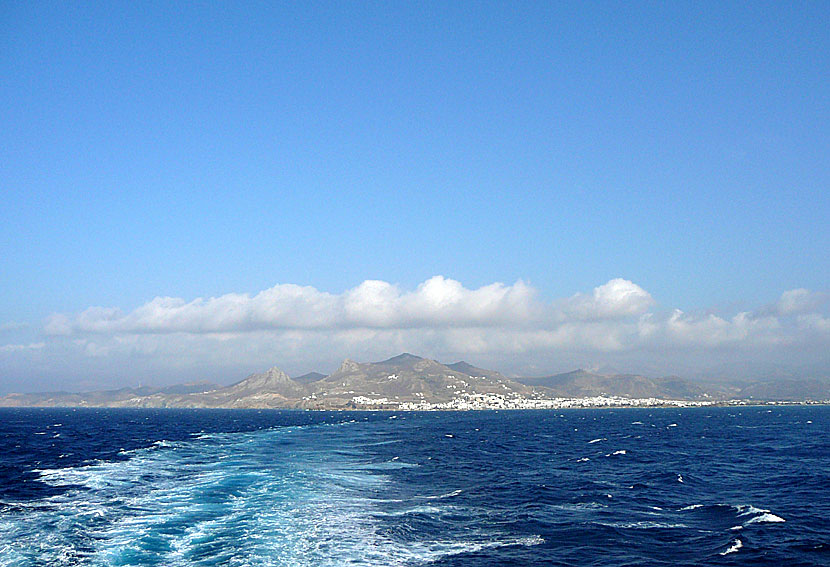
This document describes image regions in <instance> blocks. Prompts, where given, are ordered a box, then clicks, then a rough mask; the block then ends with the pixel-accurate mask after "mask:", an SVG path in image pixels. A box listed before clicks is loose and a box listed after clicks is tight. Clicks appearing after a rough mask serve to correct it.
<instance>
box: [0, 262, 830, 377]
mask: <svg viewBox="0 0 830 567" xmlns="http://www.w3.org/2000/svg"><path fill="white" fill-rule="evenodd" d="M827 300H828V297H827V294H824V293H817V292H812V291H809V290H806V289H794V290H790V291H785V292H784V293H783V294H782V295H781V296H780V297H779V298H778V299H777V300H774V301H772V302H770V303H769V304H768V305H764V306H760V307H758V308H757V309H755V310H753V311H743V312H740V313H735V314H728V315H727V314H723V313H715V312H692V313H686V312H683V311H681V310H679V309H672V308H670V307H668V306H660V305H659V304H658V303H657V301H656V300H655V299H654V298H653V297H652V296H651V294H649V293H648V292H647V291H646V290H645V289H643V288H642V287H640V286H639V285H637V284H635V283H633V282H631V281H629V280H625V279H621V278H617V279H612V280H610V281H609V282H607V283H605V284H602V285H599V286H597V287H596V288H594V289H593V290H591V291H588V292H579V293H575V294H574V295H572V296H570V297H565V298H561V299H557V300H553V301H545V300H544V299H543V298H542V297H541V294H540V293H539V292H538V291H537V290H536V289H535V288H534V287H532V286H531V285H529V284H527V283H525V282H523V281H517V282H516V283H514V284H512V285H506V284H503V283H493V284H490V285H486V286H483V287H480V288H477V289H469V288H466V287H464V286H463V285H462V284H461V283H460V282H458V281H455V280H452V279H449V278H445V277H442V276H435V277H432V278H430V279H428V280H426V281H424V282H423V283H421V284H420V285H418V286H417V287H416V288H415V289H413V290H403V289H401V288H400V287H399V286H397V285H395V284H392V283H389V282H384V281H378V280H367V281H364V282H363V283H361V284H360V285H358V286H357V287H354V288H352V289H349V290H346V291H344V292H342V293H339V294H333V293H328V292H324V291H320V290H318V289H316V288H314V287H310V286H299V285H293V284H279V285H276V286H274V287H272V288H270V289H266V290H264V291H261V292H259V293H257V294H254V295H250V294H243V293H230V294H226V295H222V296H219V297H210V298H197V299H193V300H190V301H188V300H185V299H182V298H175V297H156V298H155V299H152V300H151V301H148V302H147V303H145V304H143V305H140V306H139V307H137V308H135V309H133V310H131V311H124V310H122V309H119V308H115V307H90V308H88V309H86V310H84V311H82V312H80V313H75V314H66V313H62V314H53V315H51V316H50V317H48V318H47V320H46V321H45V323H44V326H43V334H44V335H46V336H45V337H43V338H44V339H45V341H41V342H36V343H32V344H29V345H22V344H9V345H5V346H0V353H2V354H3V355H4V356H6V357H7V358H8V357H15V356H16V357H25V356H29V357H42V358H43V360H47V359H49V357H50V356H51V359H49V360H51V362H50V364H67V365H68V364H76V366H78V367H83V366H84V365H87V367H89V368H93V367H95V368H98V369H99V370H101V369H104V368H105V367H106V366H107V364H111V365H113V366H115V365H116V363H119V364H124V363H129V364H130V365H132V366H133V367H135V368H143V369H144V370H143V371H144V372H146V373H150V372H153V373H156V374H175V373H177V372H183V371H186V370H188V369H189V370H190V371H191V372H192V373H193V374H198V371H201V370H204V369H206V368H213V369H216V368H224V369H226V370H227V371H228V372H230V373H234V374H233V375H236V374H237V373H239V372H242V370H241V369H242V368H243V367H245V368H251V369H255V368H260V367H262V366H266V365H269V366H270V365H274V364H277V365H282V366H285V367H287V369H288V370H289V371H290V370H291V369H292V365H293V368H296V369H297V370H303V371H305V370H311V369H313V368H314V369H321V370H326V365H331V364H335V363H336V361H337V360H339V359H342V358H344V357H346V356H349V357H355V358H362V359H364V360H372V359H380V358H383V357H386V356H389V355H393V354H396V353H398V352H401V351H413V352H417V353H419V354H423V355H425V356H431V357H435V358H438V357H446V358H456V357H457V358H464V357H468V358H469V357H472V358H474V359H475V360H477V361H481V362H482V363H483V362H490V363H491V364H493V365H494V366H497V367H498V368H501V369H506V370H508V371H509V370H510V369H511V368H513V369H516V371H518V372H521V364H518V363H517V362H516V361H517V360H519V359H521V360H522V361H534V360H535V361H537V362H538V363H539V364H540V365H545V364H547V365H548V367H547V368H540V372H541V371H550V370H560V369H568V367H569V366H572V365H576V364H579V363H580V362H581V361H585V360H614V359H623V358H625V357H628V358H629V359H632V360H633V359H636V360H639V361H640V362H641V363H642V362H648V361H653V360H658V359H659V360H663V361H664V362H665V364H664V365H663V367H664V368H665V369H666V370H673V368H672V361H675V362H676V361H678V360H681V359H682V358H683V357H686V358H687V359H690V358H692V357H697V358H699V359H701V360H710V359H714V358H717V357H720V358H721V359H728V358H731V359H735V358H736V357H738V358H740V356H744V357H759V356H767V357H768V358H769V357H771V356H778V357H779V358H781V357H783V358H787V357H793V356H796V357H798V356H812V358H813V359H814V360H818V361H819V362H820V363H826V364H827V365H830V360H827V358H828V356H827V354H826V353H827V352H830V317H828V315H827V313H826V307H827V303H828V301H827ZM701 355H704V356H701ZM73 357H74V358H73ZM73 360H74V362H71V361H73ZM56 361H63V362H56ZM44 364H46V362H44ZM90 365H91V366H90ZM96 365H97V366H96ZM246 365H248V366H246ZM551 366H553V368H551ZM200 369H201V370H200ZM101 371H102V372H103V370H101ZM120 371H122V372H123V369H121V370H120Z"/></svg>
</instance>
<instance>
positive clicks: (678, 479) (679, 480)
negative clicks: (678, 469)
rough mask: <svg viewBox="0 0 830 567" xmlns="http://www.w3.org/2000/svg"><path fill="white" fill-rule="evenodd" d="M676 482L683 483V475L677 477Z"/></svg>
mask: <svg viewBox="0 0 830 567" xmlns="http://www.w3.org/2000/svg"><path fill="white" fill-rule="evenodd" d="M677 482H683V475H682V474H678V475H677Z"/></svg>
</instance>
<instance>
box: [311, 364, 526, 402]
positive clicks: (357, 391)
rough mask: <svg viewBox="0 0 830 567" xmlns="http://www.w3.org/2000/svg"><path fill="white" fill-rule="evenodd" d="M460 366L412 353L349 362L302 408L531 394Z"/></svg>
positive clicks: (315, 387)
mask: <svg viewBox="0 0 830 567" xmlns="http://www.w3.org/2000/svg"><path fill="white" fill-rule="evenodd" d="M465 364H466V363H465ZM457 365H458V363H456V368H451V367H449V366H447V365H444V364H441V363H440V362H438V361H435V360H430V359H427V358H421V357H420V356H415V355H413V354H409V353H403V354H400V355H398V356H395V357H393V358H390V359H387V360H383V361H380V362H364V363H359V362H354V361H353V360H348V359H347V360H344V361H343V363H342V364H341V365H340V368H338V369H337V370H336V371H335V372H333V373H332V374H330V375H329V376H326V377H325V378H323V379H321V380H319V381H317V382H314V383H313V384H311V386H312V387H313V388H312V391H311V393H310V395H311V399H310V400H307V401H306V402H305V403H303V404H302V405H303V406H304V407H319V406H331V405H334V406H339V405H348V404H349V403H351V401H352V398H353V397H355V396H363V397H371V398H372V399H379V398H386V399H387V400H390V401H396V402H402V401H411V402H417V401H422V400H426V401H430V402H445V401H449V400H451V399H453V398H454V397H455V396H457V395H461V394H474V393H529V392H530V389H529V388H527V387H526V386H523V385H522V384H518V383H516V382H513V381H511V380H508V379H507V378H504V377H503V376H501V374H499V373H497V372H492V371H479V372H477V373H476V375H472V374H470V373H469V372H466V371H465V370H472V369H474V367H472V366H469V365H468V366H469V368H468V367H467V366H464V367H461V366H457ZM476 370H480V369H476ZM486 375H489V376H486Z"/></svg>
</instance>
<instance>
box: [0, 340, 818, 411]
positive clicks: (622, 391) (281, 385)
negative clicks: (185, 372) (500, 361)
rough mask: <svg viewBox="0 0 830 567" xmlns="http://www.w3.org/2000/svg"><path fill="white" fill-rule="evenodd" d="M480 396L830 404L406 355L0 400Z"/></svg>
mask: <svg viewBox="0 0 830 567" xmlns="http://www.w3.org/2000/svg"><path fill="white" fill-rule="evenodd" d="M485 395H496V396H512V397H519V398H535V399H550V398H594V397H599V396H615V397H622V398H632V399H651V398H653V399H658V400H688V401H695V400H697V401H715V400H727V399H743V400H750V401H751V400H758V401H775V400H783V401H821V400H830V380H827V379H810V380H779V381H752V382H742V383H739V384H738V383H733V384H731V385H730V384H722V383H721V384H717V385H712V384H705V383H702V382H691V381H689V380H686V379H684V378H680V377H678V376H666V377H661V378H649V377H647V376H642V375H639V374H599V373H594V372H589V371H587V370H584V369H579V370H574V371H572V372H564V373H561V374H554V375H550V376H541V377H528V378H517V379H514V380H511V379H508V378H506V377H505V376H504V375H502V374H501V373H499V372H497V371H495V370H487V369H484V368H479V367H477V366H474V365H472V364H470V363H468V362H465V361H463V360H461V361H458V362H453V363H451V364H442V363H440V362H438V361H436V360H432V359H429V358H423V357H420V356H416V355H414V354H411V353H407V352H405V353H402V354H399V355H397V356H393V357H392V358H388V359H386V360H382V361H380V362H355V361H354V360H349V359H346V360H344V361H343V362H342V363H341V365H340V367H339V368H338V369H337V370H336V371H335V372H333V373H331V374H330V375H328V376H326V375H324V374H321V373H319V372H309V373H307V374H303V375H302V376H298V377H296V378H294V379H292V378H290V377H289V376H288V375H287V374H286V373H285V372H283V371H282V370H280V369H279V368H277V367H273V368H270V369H268V370H266V371H265V372H259V373H254V374H251V375H249V376H247V377H246V378H244V379H242V380H240V381H238V382H236V383H234V384H232V385H230V386H226V387H222V386H217V385H215V384H212V383H209V382H195V383H190V384H178V385H173V386H167V387H164V388H154V387H150V386H142V387H138V388H120V389H117V390H103V391H97V392H84V393H71V392H47V393H32V394H8V395H6V396H0V406H18V407H26V406H50V407H55V406H64V407H83V406H87V407H194V408H306V409H345V408H354V407H365V405H363V406H361V404H365V403H366V401H367V400H369V401H370V402H371V405H372V407H375V408H382V407H390V408H391V407H396V404H402V403H404V402H414V403H415V404H418V403H421V402H428V403H437V404H443V403H445V402H449V401H452V400H455V399H457V398H459V397H460V398H464V397H465V396H466V397H468V398H469V397H471V396H472V397H476V396H479V397H481V396H485ZM361 400H362V401H361Z"/></svg>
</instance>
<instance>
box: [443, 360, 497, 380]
mask: <svg viewBox="0 0 830 567" xmlns="http://www.w3.org/2000/svg"><path fill="white" fill-rule="evenodd" d="M447 368H451V369H453V370H455V371H456V372H463V373H464V374H467V375H468V376H483V377H485V378H490V379H491V380H507V378H505V377H504V376H503V375H502V374H501V372H496V371H495V370H485V369H484V368H478V367H476V366H473V365H472V364H469V363H467V362H464V361H463V360H459V361H458V362H453V363H452V364H447Z"/></svg>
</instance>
